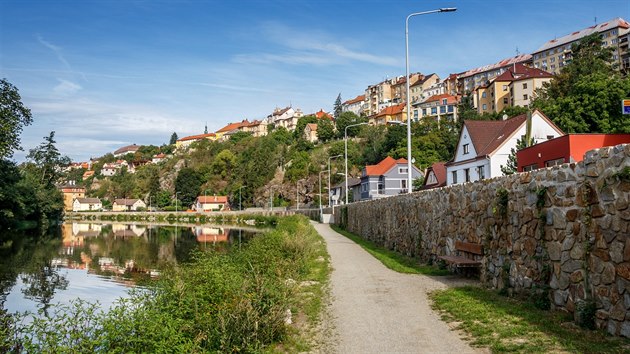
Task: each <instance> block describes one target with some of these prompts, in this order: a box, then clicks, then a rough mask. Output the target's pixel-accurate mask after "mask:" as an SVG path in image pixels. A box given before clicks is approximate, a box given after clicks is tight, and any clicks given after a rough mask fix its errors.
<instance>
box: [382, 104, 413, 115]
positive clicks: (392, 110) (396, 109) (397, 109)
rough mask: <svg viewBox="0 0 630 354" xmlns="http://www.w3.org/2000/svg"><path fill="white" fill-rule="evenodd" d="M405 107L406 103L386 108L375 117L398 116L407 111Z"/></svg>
mask: <svg viewBox="0 0 630 354" xmlns="http://www.w3.org/2000/svg"><path fill="white" fill-rule="evenodd" d="M405 105H406V104H405V103H401V104H397V105H394V106H389V107H385V108H383V109H382V110H381V111H380V112H378V113H377V114H375V115H374V117H382V116H393V115H396V114H400V113H402V112H403V111H404V110H405Z"/></svg>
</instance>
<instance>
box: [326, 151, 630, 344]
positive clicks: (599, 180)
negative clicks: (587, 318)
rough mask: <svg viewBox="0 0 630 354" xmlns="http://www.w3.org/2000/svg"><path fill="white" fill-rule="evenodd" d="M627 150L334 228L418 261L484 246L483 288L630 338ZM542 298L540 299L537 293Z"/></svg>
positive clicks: (345, 220) (355, 209) (444, 194)
mask: <svg viewBox="0 0 630 354" xmlns="http://www.w3.org/2000/svg"><path fill="white" fill-rule="evenodd" d="M629 203H630V145H618V146H615V147H606V148H602V149H598V150H593V151H589V152H587V153H586V155H585V158H584V161H583V162H580V163H577V164H575V163H573V164H565V165H562V166H556V167H553V168H548V169H542V170H536V171H532V172H527V173H520V174H515V175H511V176H505V177H498V178H493V179H487V180H483V181H478V182H474V183H465V184H459V185H454V186H449V187H444V188H440V189H433V190H427V191H421V192H416V193H413V194H405V195H400V196H395V197H390V198H385V199H379V200H374V201H367V202H360V203H354V204H350V205H347V206H343V207H341V208H340V209H339V212H338V215H337V216H338V217H337V218H336V219H338V220H337V223H339V224H341V225H343V226H345V227H346V228H347V229H348V230H349V231H351V232H353V233H356V234H358V235H361V236H362V237H364V238H366V239H368V240H371V241H373V242H375V243H377V244H379V245H381V246H384V247H387V248H389V249H391V250H395V251H397V252H400V253H402V254H405V255H408V256H413V257H417V258H419V259H421V260H424V261H429V260H433V261H435V260H437V257H438V256H440V255H450V254H455V252H456V251H455V248H454V245H455V241H457V240H461V241H467V242H473V243H479V244H482V245H483V248H484V255H483V256H482V257H481V261H482V267H481V270H480V278H481V281H482V282H483V283H484V284H485V285H487V286H490V287H492V288H498V289H501V288H505V289H508V290H509V291H510V292H515V293H521V294H523V293H524V294H528V293H530V294H531V293H533V292H537V293H542V294H543V296H545V294H548V297H549V300H550V301H551V304H552V307H553V308H554V309H559V310H565V311H569V312H571V313H574V312H575V309H576V307H577V306H579V303H580V302H584V301H587V302H588V301H593V302H594V303H595V305H596V307H597V312H596V325H597V326H598V327H599V328H604V329H606V330H607V331H608V332H610V333H611V334H614V335H621V336H625V337H630V236H629V234H630V207H629ZM545 290H546V291H547V292H544V291H545Z"/></svg>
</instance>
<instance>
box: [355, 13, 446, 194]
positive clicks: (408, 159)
mask: <svg viewBox="0 0 630 354" xmlns="http://www.w3.org/2000/svg"><path fill="white" fill-rule="evenodd" d="M454 11H457V8H455V7H444V8H441V9H437V10H431V11H423V12H414V13H412V14H410V15H409V16H407V19H406V20H405V74H406V75H405V79H406V80H405V81H407V85H406V86H407V99H406V101H407V193H411V192H412V188H411V183H412V180H411V175H412V173H411V172H412V169H411V108H410V105H409V99H410V98H411V97H410V94H409V81H410V80H409V19H410V18H412V17H414V16H419V15H427V14H432V13H435V12H454ZM346 173H348V171H346ZM346 178H347V177H346ZM346 188H348V186H347V185H346ZM347 192H348V191H347V189H346V193H347Z"/></svg>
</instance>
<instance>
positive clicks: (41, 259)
mask: <svg viewBox="0 0 630 354" xmlns="http://www.w3.org/2000/svg"><path fill="white" fill-rule="evenodd" d="M254 234H255V231H254V230H252V229H247V230H246V231H245V230H242V229H239V228H236V227H225V226H154V225H150V224H149V225H139V224H120V223H109V224H106V223H76V222H74V223H70V222H69V223H64V224H63V225H61V227H60V228H59V229H58V230H54V231H53V232H52V233H51V234H48V235H44V236H40V237H29V236H27V235H24V234H20V233H12V234H6V235H2V236H4V237H3V238H1V239H2V240H4V242H3V243H2V245H0V303H1V304H2V307H3V309H5V310H6V311H8V312H11V313H15V312H23V311H29V312H44V313H45V312H47V310H48V308H49V307H50V306H51V305H53V304H56V303H64V304H68V303H69V302H70V301H71V300H73V299H76V298H80V299H82V300H86V301H89V302H96V301H98V302H99V303H100V304H101V306H102V308H104V309H107V308H109V307H110V306H111V305H112V304H113V303H114V302H115V301H116V300H117V299H119V298H121V297H124V296H127V292H128V289H130V288H132V287H136V286H138V285H140V286H142V285H143V284H147V282H150V281H151V280H152V279H155V278H156V277H159V274H160V270H161V269H163V268H164V267H166V266H169V265H173V264H181V263H185V262H187V261H188V260H190V257H191V254H192V252H193V250H215V251H218V252H229V250H230V249H231V248H232V247H239V246H240V245H241V244H242V243H243V242H246V241H247V240H248V239H249V238H251V237H252V236H253V235H254Z"/></svg>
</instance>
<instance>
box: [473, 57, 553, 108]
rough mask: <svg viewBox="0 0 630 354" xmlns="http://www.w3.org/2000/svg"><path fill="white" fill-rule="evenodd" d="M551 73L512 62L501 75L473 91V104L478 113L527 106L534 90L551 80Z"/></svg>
mask: <svg viewBox="0 0 630 354" xmlns="http://www.w3.org/2000/svg"><path fill="white" fill-rule="evenodd" d="M552 77H553V75H552V74H551V73H549V72H546V71H544V70H540V69H536V68H530V67H528V66H525V65H523V64H514V65H512V67H510V68H508V69H507V70H506V71H505V72H503V73H502V74H501V75H499V76H497V77H495V78H494V79H492V80H491V81H490V82H488V83H487V84H485V85H482V86H479V87H477V88H476V89H475V90H474V91H473V92H472V95H473V106H474V107H475V108H476V109H477V112H478V113H479V114H483V113H495V112H501V111H502V110H503V109H505V108H507V107H513V106H522V107H527V106H529V104H530V103H531V101H532V99H533V97H534V94H535V90H536V89H538V88H541V87H542V86H543V83H545V82H549V81H551V78H552Z"/></svg>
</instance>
